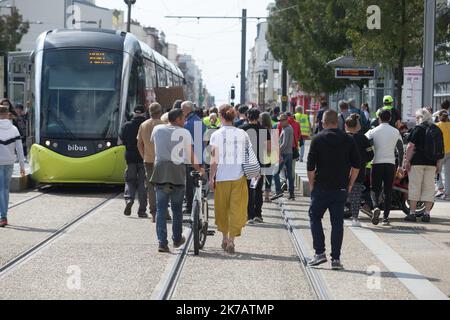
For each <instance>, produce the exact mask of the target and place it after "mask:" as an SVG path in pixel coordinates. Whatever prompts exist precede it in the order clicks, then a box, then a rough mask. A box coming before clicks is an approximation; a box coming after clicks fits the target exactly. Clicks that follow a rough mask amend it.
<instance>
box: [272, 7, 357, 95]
mask: <svg viewBox="0 0 450 320" xmlns="http://www.w3.org/2000/svg"><path fill="white" fill-rule="evenodd" d="M291 7H293V8H292V9H287V10H283V9H286V8H291ZM345 30H346V21H345V8H344V7H342V6H340V5H339V4H338V3H337V2H333V1H329V0H277V1H276V4H275V6H274V7H273V8H272V9H271V14H270V18H269V32H268V36H267V38H268V42H269V47H270V49H271V51H272V53H273V55H274V57H275V58H276V59H278V60H281V61H283V63H285V64H286V66H287V69H288V70H289V72H290V74H291V75H292V76H293V77H294V78H295V79H296V80H298V81H299V82H300V83H301V86H302V89H303V90H305V91H309V92H312V93H324V92H335V91H337V90H339V89H342V88H344V87H345V86H346V85H347V84H348V81H343V80H336V79H335V78H334V72H333V69H332V68H331V67H329V66H327V65H326V63H327V62H329V61H330V60H333V59H335V58H337V57H339V55H340V54H341V53H342V52H343V51H345V50H346V49H347V48H349V47H350V43H349V41H348V40H347V38H346V34H345Z"/></svg>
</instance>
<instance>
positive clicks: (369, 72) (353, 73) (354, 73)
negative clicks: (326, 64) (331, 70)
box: [335, 68, 375, 80]
mask: <svg viewBox="0 0 450 320" xmlns="http://www.w3.org/2000/svg"><path fill="white" fill-rule="evenodd" d="M335 77H336V79H351V80H352V79H354V80H356V79H373V78H375V69H363V68H336V70H335Z"/></svg>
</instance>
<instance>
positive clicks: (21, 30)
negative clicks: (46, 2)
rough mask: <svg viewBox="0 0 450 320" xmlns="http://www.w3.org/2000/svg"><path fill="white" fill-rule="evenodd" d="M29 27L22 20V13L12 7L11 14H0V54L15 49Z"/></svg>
mask: <svg viewBox="0 0 450 320" xmlns="http://www.w3.org/2000/svg"><path fill="white" fill-rule="evenodd" d="M29 27H30V24H29V23H28V22H23V18H22V15H20V14H19V11H18V10H17V9H16V8H14V7H12V8H11V15H4V16H0V54H5V53H7V52H9V51H16V50H17V49H16V46H17V45H18V44H19V43H20V41H21V40H22V37H23V35H24V34H26V33H27V32H28V29H29Z"/></svg>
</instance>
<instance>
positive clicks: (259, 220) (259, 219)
mask: <svg viewBox="0 0 450 320" xmlns="http://www.w3.org/2000/svg"><path fill="white" fill-rule="evenodd" d="M253 222H255V223H263V222H264V220H263V218H261V217H256V218H255V219H253Z"/></svg>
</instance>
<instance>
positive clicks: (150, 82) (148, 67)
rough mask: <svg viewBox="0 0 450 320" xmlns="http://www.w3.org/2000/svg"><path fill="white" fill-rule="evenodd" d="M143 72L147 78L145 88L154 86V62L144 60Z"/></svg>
mask: <svg viewBox="0 0 450 320" xmlns="http://www.w3.org/2000/svg"><path fill="white" fill-rule="evenodd" d="M145 73H146V79H147V88H148V89H149V88H155V87H156V86H157V85H156V69H155V63H154V62H153V61H150V60H145Z"/></svg>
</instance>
